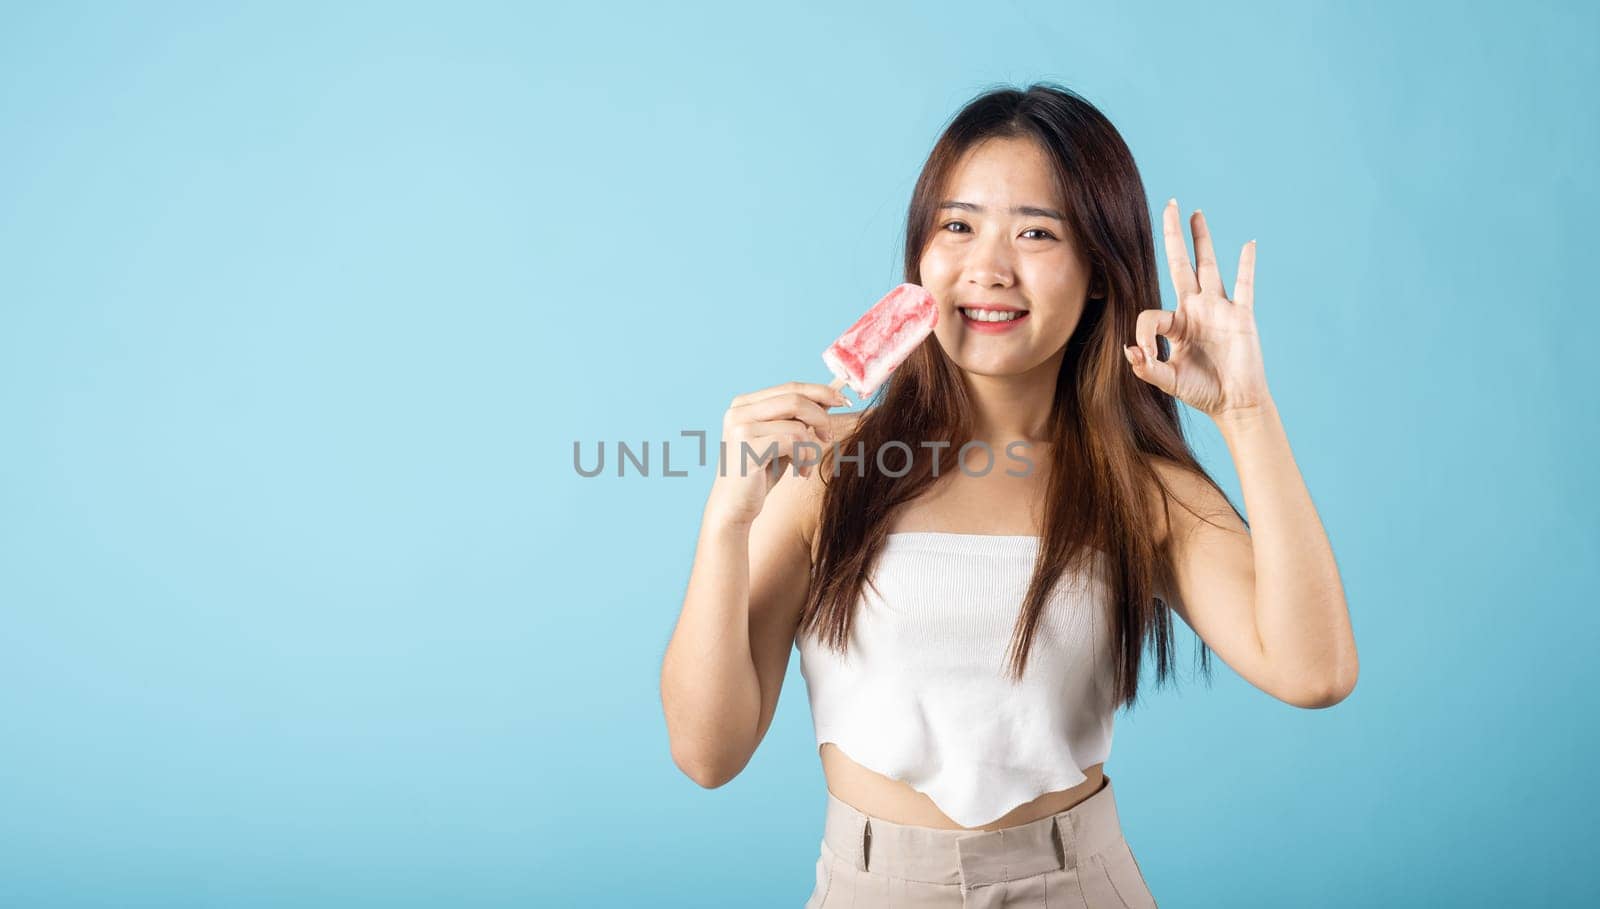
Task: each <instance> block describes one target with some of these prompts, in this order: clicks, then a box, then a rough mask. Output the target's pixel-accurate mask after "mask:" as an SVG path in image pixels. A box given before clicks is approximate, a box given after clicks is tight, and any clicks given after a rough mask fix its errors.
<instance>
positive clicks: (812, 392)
mask: <svg viewBox="0 0 1600 909" xmlns="http://www.w3.org/2000/svg"><path fill="white" fill-rule="evenodd" d="M784 394H801V395H805V396H806V397H808V398H810V399H811V400H813V401H816V402H817V405H818V406H819V407H843V406H845V405H847V404H849V403H850V402H849V400H848V399H847V398H845V396H844V395H843V394H841V393H839V392H838V391H835V390H834V389H832V388H829V387H828V386H826V385H823V384H822V383H820V382H784V383H783V384H781V385H773V386H771V387H769V388H762V389H760V390H757V391H752V392H749V393H748V394H742V395H738V396H736V397H735V398H734V399H733V403H732V404H730V405H728V406H729V407H739V406H742V405H745V404H754V403H755V402H757V401H764V400H766V399H767V398H773V397H777V396H778V395H784Z"/></svg>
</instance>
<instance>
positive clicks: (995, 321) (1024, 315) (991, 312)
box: [956, 306, 1028, 335]
mask: <svg viewBox="0 0 1600 909" xmlns="http://www.w3.org/2000/svg"><path fill="white" fill-rule="evenodd" d="M956 311H957V312H959V313H961V324H962V325H965V326H966V327H967V328H968V329H970V330H972V331H974V332H977V333H978V334H985V335H993V334H1000V333H1002V332H1007V331H1010V330H1011V329H1013V328H1015V327H1017V325H1018V324H1019V323H1022V322H1025V321H1027V319H1028V311H1027V310H1025V309H990V308H987V307H974V308H968V307H965V306H958V307H956Z"/></svg>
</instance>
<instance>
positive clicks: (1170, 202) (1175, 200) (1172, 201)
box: [1167, 196, 1178, 205]
mask: <svg viewBox="0 0 1600 909" xmlns="http://www.w3.org/2000/svg"><path fill="white" fill-rule="evenodd" d="M1167 204H1168V205H1177V204H1178V197H1177V196H1173V197H1172V198H1170V199H1168V200H1167Z"/></svg>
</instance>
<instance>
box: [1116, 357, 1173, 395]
mask: <svg viewBox="0 0 1600 909" xmlns="http://www.w3.org/2000/svg"><path fill="white" fill-rule="evenodd" d="M1122 355H1123V357H1125V358H1127V361H1128V362H1129V363H1130V364H1132V366H1133V374H1134V375H1136V376H1138V377H1139V378H1141V379H1143V380H1144V381H1146V382H1149V383H1150V384H1151V385H1154V386H1155V387H1157V388H1159V389H1161V390H1162V391H1164V392H1166V393H1167V394H1169V395H1172V396H1173V397H1174V398H1176V397H1177V396H1178V369H1177V367H1175V366H1173V365H1172V363H1170V362H1166V363H1163V362H1161V361H1160V360H1153V359H1151V358H1149V357H1146V356H1145V355H1144V351H1143V350H1142V349H1141V348H1140V347H1139V346H1138V345H1134V344H1130V345H1127V346H1125V347H1123V348H1122Z"/></svg>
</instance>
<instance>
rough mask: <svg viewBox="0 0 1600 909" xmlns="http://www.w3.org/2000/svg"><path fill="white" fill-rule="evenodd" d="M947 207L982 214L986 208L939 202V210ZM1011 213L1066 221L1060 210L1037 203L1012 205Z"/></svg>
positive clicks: (952, 202)
mask: <svg viewBox="0 0 1600 909" xmlns="http://www.w3.org/2000/svg"><path fill="white" fill-rule="evenodd" d="M947 208H959V209H961V210H962V211H975V212H978V213H979V214H982V213H983V212H985V211H987V210H988V209H986V208H984V207H983V206H982V205H974V204H972V203H971V202H955V201H945V202H940V203H939V210H940V211H944V210H945V209H947ZM1011 213H1012V214H1013V215H1029V216H1031V217H1035V218H1054V219H1056V220H1057V221H1060V222H1061V223H1063V224H1065V223H1066V221H1067V218H1066V216H1065V215H1063V214H1062V213H1061V212H1058V211H1056V210H1055V209H1053V208H1040V207H1039V206H1037V205H1013V206H1012V207H1011Z"/></svg>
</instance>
